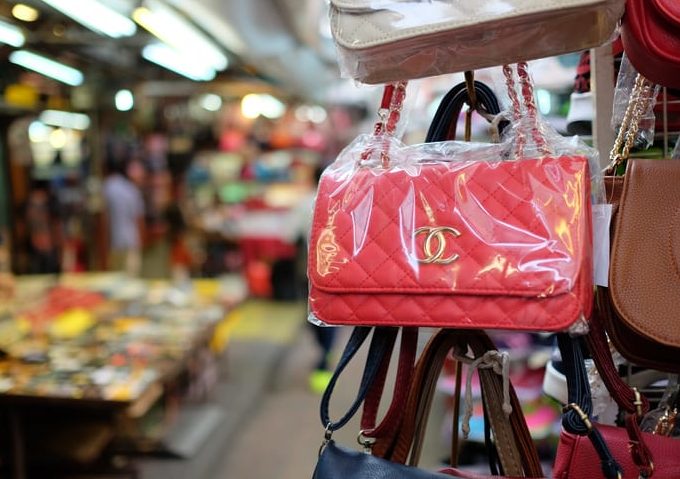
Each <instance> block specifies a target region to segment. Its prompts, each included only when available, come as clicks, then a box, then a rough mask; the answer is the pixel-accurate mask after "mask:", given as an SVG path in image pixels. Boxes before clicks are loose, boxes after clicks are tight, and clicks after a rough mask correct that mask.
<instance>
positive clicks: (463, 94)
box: [425, 81, 507, 143]
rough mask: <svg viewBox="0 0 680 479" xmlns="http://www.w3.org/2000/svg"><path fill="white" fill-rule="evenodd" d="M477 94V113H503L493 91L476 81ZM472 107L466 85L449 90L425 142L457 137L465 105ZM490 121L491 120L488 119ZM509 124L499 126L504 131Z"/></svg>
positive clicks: (459, 85) (431, 124) (440, 104)
mask: <svg viewBox="0 0 680 479" xmlns="http://www.w3.org/2000/svg"><path fill="white" fill-rule="evenodd" d="M474 85H475V93H476V95H477V111H479V112H480V113H482V114H483V115H485V116H486V115H497V114H499V113H500V112H501V107H500V103H499V102H498V98H497V97H496V95H495V94H494V92H493V90H491V88H489V87H488V86H487V85H485V84H484V83H482V82H479V81H475V82H474ZM466 104H467V105H470V104H471V99H470V95H469V92H468V89H467V85H466V84H465V83H459V84H458V85H456V86H454V87H453V88H451V90H449V91H448V92H447V93H446V95H444V98H442V101H441V102H440V103H439V107H438V108H437V112H436V113H435V114H434V118H433V119H432V123H430V128H429V129H428V131H427V136H426V137H425V142H426V143H430V142H436V141H447V140H453V139H455V137H456V126H457V125H458V117H459V116H460V113H461V112H462V110H463V106H464V105H466ZM487 119H489V118H487ZM506 125H507V122H505V123H502V124H500V125H499V128H500V129H502V128H504V127H505V126H506Z"/></svg>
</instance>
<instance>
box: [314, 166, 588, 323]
mask: <svg viewBox="0 0 680 479" xmlns="http://www.w3.org/2000/svg"><path fill="white" fill-rule="evenodd" d="M589 178H590V176H589V173H588V163H587V160H586V159H585V158H582V157H559V158H543V159H541V160H519V161H500V162H471V161H470V162H463V161H459V162H449V163H444V162H440V163H430V164H424V165H420V167H419V171H415V170H414V169H408V170H406V169H403V168H398V167H395V168H390V169H386V170H379V169H370V168H357V169H355V170H354V172H353V174H352V175H350V176H349V177H348V176H346V175H336V174H334V172H333V170H332V169H331V170H329V171H327V172H326V173H325V174H324V176H323V177H322V180H321V182H320V185H319V193H318V197H317V203H316V207H315V214H314V220H313V225H312V232H311V238H310V252H309V268H308V276H309V278H310V283H311V291H310V306H311V310H312V312H313V313H314V314H315V315H316V316H317V317H318V318H319V319H321V320H322V321H324V322H326V323H329V324H354V325H356V324H363V325H400V326H438V327H462V328H470V327H474V328H500V329H522V330H545V331H554V330H562V329H565V328H567V327H568V326H569V325H571V324H572V323H573V322H575V321H576V320H577V319H578V318H579V317H580V316H581V314H584V315H585V316H586V317H587V316H588V315H589V313H590V303H591V300H592V284H591V242H590V231H591V224H590V221H591V220H590V200H589V198H590V191H589ZM438 231H439V232H440V233H437V232H438ZM454 258H455V259H454ZM428 259H435V261H428ZM436 260H440V261H436ZM449 260H451V261H449Z"/></svg>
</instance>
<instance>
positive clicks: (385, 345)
mask: <svg viewBox="0 0 680 479" xmlns="http://www.w3.org/2000/svg"><path fill="white" fill-rule="evenodd" d="M372 329H374V328H370V327H365V326H357V327H355V328H354V330H353V331H352V335H351V336H350V338H349V340H348V341H347V345H346V346H345V349H344V351H343V353H342V356H341V357H340V360H339V361H338V364H337V366H336V368H335V371H334V372H333V376H332V377H331V379H330V381H329V382H328V386H327V387H326V390H325V391H324V393H323V396H322V397H321V407H320V416H321V424H322V425H323V426H324V427H325V428H326V436H327V439H330V434H332V432H333V431H335V430H337V429H340V428H341V427H343V426H344V425H345V424H347V422H349V420H350V419H351V418H352V417H353V416H354V414H355V413H356V411H357V410H358V409H359V406H361V403H362V402H363V400H364V398H365V397H366V394H367V393H368V389H369V388H370V387H371V385H372V384H373V382H374V380H375V378H376V376H377V374H378V371H379V368H380V363H381V362H382V358H383V356H385V354H386V352H387V351H388V350H391V348H392V344H393V343H394V340H395V338H396V335H397V329H396V328H387V327H381V328H375V331H374V332H373V338H372V340H371V345H370V347H369V350H368V357H367V358H366V365H365V367H364V372H363V375H362V377H361V383H360V385H359V390H358V392H357V396H356V398H355V399H354V401H353V402H352V404H351V406H350V407H349V409H348V410H347V412H346V413H345V414H344V415H343V416H341V418H340V419H338V420H337V421H332V420H331V419H330V413H329V406H330V400H331V396H332V395H333V391H334V390H335V386H336V383H337V381H338V379H339V378H340V376H341V374H342V372H343V371H344V370H345V368H346V367H347V365H348V364H349V363H350V362H351V361H352V359H353V358H354V356H355V355H356V353H357V352H358V351H359V349H360V348H361V346H362V345H363V344H364V342H365V341H366V338H368V336H369V334H370V333H371V330H372Z"/></svg>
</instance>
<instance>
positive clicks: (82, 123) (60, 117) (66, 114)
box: [40, 110, 90, 130]
mask: <svg viewBox="0 0 680 479" xmlns="http://www.w3.org/2000/svg"><path fill="white" fill-rule="evenodd" d="M40 121H41V122H43V123H44V124H46V125H52V126H59V127H61V128H70V129H73V130H87V129H88V128H89V127H90V117H89V116H87V115H85V114H84V113H71V112H70V111H60V110H45V111H43V112H42V113H41V114H40Z"/></svg>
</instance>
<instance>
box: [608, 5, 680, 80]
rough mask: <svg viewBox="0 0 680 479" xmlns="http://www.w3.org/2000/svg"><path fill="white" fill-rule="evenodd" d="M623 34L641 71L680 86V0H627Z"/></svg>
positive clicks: (638, 69)
mask: <svg viewBox="0 0 680 479" xmlns="http://www.w3.org/2000/svg"><path fill="white" fill-rule="evenodd" d="M621 38H622V39H623V48H624V50H625V51H626V54H627V55H628V58H629V59H630V62H631V63H632V64H633V66H634V67H635V68H636V69H637V71H639V72H640V73H642V74H643V75H644V76H645V77H647V78H648V79H649V80H651V81H653V82H654V83H658V84H659V85H663V86H667V87H671V88H680V2H678V0H627V1H626V14H625V15H624V17H623V23H622V29H621Z"/></svg>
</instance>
